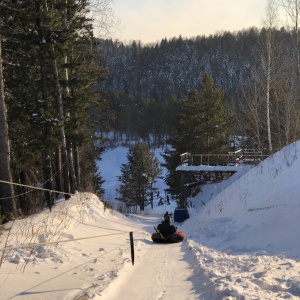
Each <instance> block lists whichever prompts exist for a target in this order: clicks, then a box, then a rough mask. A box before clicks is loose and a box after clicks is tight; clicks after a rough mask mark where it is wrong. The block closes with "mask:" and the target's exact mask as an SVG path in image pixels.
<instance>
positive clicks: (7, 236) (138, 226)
mask: <svg viewBox="0 0 300 300" xmlns="http://www.w3.org/2000/svg"><path fill="white" fill-rule="evenodd" d="M126 154H127V149H126V148H117V149H114V150H112V151H109V152H107V153H104V155H103V160H102V161H101V162H100V163H99V164H100V168H101V170H102V173H101V174H102V176H103V177H104V179H108V180H107V182H106V183H105V185H106V186H105V188H106V189H107V195H106V197H108V198H110V201H112V200H113V198H114V197H115V195H114V194H113V191H114V189H115V187H116V185H117V181H116V180H117V177H116V176H117V175H119V165H120V164H121V163H125V162H126ZM299 154H300V142H298V143H296V144H295V145H290V146H289V147H286V148H285V149H283V150H282V151H280V152H278V153H276V154H275V155H273V156H272V157H270V158H268V159H267V160H265V161H263V162H262V163H261V164H260V165H258V166H256V167H254V168H251V169H250V170H248V169H243V168H242V167H241V172H239V173H237V174H235V175H234V176H233V177H232V178H231V179H229V180H227V181H223V182H220V183H211V184H208V185H206V186H205V187H204V188H203V191H202V192H201V193H200V194H199V195H197V196H196V197H194V198H190V199H189V201H190V203H191V204H192V206H193V207H191V208H189V213H190V216H191V217H190V219H188V220H186V221H185V222H183V223H180V224H179V223H175V225H176V226H177V227H178V229H180V230H182V231H184V232H185V234H186V239H185V240H184V241H183V242H182V243H178V244H154V243H153V242H152V241H151V233H152V232H153V227H154V226H155V225H157V224H158V223H159V222H160V220H161V217H162V215H163V214H164V212H165V211H167V210H168V211H169V212H171V211H173V210H174V208H175V202H173V201H172V202H171V205H163V206H158V205H157V203H158V199H156V200H155V205H154V209H153V210H151V209H150V208H148V209H147V210H146V211H145V212H144V213H143V214H137V215H128V216H124V215H122V214H120V213H118V212H116V211H112V210H109V209H104V206H103V204H102V202H100V201H99V200H98V199H97V197H96V196H95V195H92V194H88V193H80V194H76V195H74V196H73V197H72V198H71V199H70V200H68V201H61V202H58V203H57V204H56V206H55V208H54V210H53V211H52V212H51V213H50V212H48V211H45V212H43V213H42V214H38V215H36V216H32V217H30V218H28V219H26V220H19V221H16V222H15V223H14V224H11V223H9V224H7V226H6V227H7V228H11V230H10V231H5V232H2V234H1V241H0V248H1V249H3V248H8V249H7V250H6V251H5V252H4V255H3V256H2V257H1V260H0V263H1V267H0V299H1V300H2V299H30V300H31V299H32V300H37V299H43V300H48V299H51V300H53V299H66V300H67V299H72V300H73V299H80V300H84V299H94V300H97V299H105V300H113V299H149V300H152V299H165V300H167V299H172V300H174V299H176V300H177V299H182V300H190V299H203V300H219V299H227V300H229V299H230V300H232V299H245V300H247V299H251V300H252V299H261V300H267V299H270V300H271V299H272V300H275V299H300V240H299V227H300V226H299V225H300V218H299V215H300V201H299V195H300V184H299V175H300V171H299V170H300V158H299ZM245 171H246V172H245ZM244 172H245V173H244ZM158 187H159V189H160V193H161V195H163V194H164V189H165V188H166V187H165V185H164V184H163V183H162V182H159V183H158ZM108 195H110V196H108ZM129 232H133V237H134V250H135V261H134V265H132V262H131V253H130V243H129ZM58 241H63V242H60V243H57V242H58ZM35 243H40V245H37V246H35V247H32V248H26V247H24V248H21V247H22V246H26V245H29V244H35ZM46 243H48V244H46ZM51 243H53V244H51ZM9 247H11V248H13V249H11V250H10V248H9ZM1 253H2V252H0V255H1Z"/></svg>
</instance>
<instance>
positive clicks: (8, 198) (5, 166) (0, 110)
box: [0, 36, 17, 213]
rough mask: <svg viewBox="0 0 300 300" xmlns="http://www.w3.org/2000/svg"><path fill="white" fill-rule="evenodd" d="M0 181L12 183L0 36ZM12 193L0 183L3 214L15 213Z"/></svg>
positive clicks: (11, 189)
mask: <svg viewBox="0 0 300 300" xmlns="http://www.w3.org/2000/svg"><path fill="white" fill-rule="evenodd" d="M0 145H1V146H0V162H1V168H0V180H3V181H9V182H12V175H11V170H10V146H9V138H8V125H7V115H6V105H5V98H4V80H3V66H2V48H1V36H0ZM13 196H14V191H13V186H12V185H11V184H6V183H1V182H0V198H2V199H1V202H0V205H1V206H2V207H3V208H4V212H7V213H16V212H17V207H16V202H15V200H14V198H13Z"/></svg>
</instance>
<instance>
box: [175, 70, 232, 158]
mask: <svg viewBox="0 0 300 300" xmlns="http://www.w3.org/2000/svg"><path fill="white" fill-rule="evenodd" d="M229 137H230V116H229V112H228V108H227V104H226V102H225V101H224V92H223V91H222V90H221V89H220V88H219V87H214V81H213V79H212V78H211V77H210V76H209V75H208V74H205V75H204V77H203V79H202V82H201V91H200V92H198V91H197V90H196V89H195V88H194V89H192V90H191V91H190V93H189V96H188V99H187V100H185V101H184V102H183V104H182V111H181V114H180V116H179V119H178V123H177V130H176V133H175V138H174V140H173V145H174V148H175V149H176V151H177V152H178V153H184V152H191V153H197V154H211V153H224V151H228V147H229Z"/></svg>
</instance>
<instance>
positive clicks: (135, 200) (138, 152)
mask: <svg viewBox="0 0 300 300" xmlns="http://www.w3.org/2000/svg"><path fill="white" fill-rule="evenodd" d="M127 160H128V162H127V164H123V165H122V166H121V173H122V175H121V176H120V177H119V181H120V182H121V184H120V188H119V189H118V191H119V192H120V194H121V200H122V201H123V202H125V203H126V204H127V205H129V206H133V205H135V206H139V207H140V210H144V208H145V200H146V196H147V195H148V194H150V193H151V192H153V189H154V184H155V182H156V179H157V178H158V176H159V175H160V174H161V172H162V171H161V168H160V167H159V161H158V159H157V158H156V157H155V154H154V152H152V151H150V149H149V148H148V146H147V145H146V144H144V143H141V142H138V143H136V144H135V145H134V146H133V147H132V148H131V149H129V152H128V154H127Z"/></svg>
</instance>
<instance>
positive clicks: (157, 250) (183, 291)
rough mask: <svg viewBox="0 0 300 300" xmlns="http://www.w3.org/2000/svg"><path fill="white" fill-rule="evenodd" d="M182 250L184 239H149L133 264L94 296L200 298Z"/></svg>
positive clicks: (152, 299)
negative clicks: (164, 241) (175, 241)
mask: <svg viewBox="0 0 300 300" xmlns="http://www.w3.org/2000/svg"><path fill="white" fill-rule="evenodd" d="M184 249H185V242H183V243H178V244H154V243H152V242H150V241H149V242H148V243H146V244H145V247H144V248H143V249H142V252H143V253H142V254H141V255H139V257H138V258H137V261H136V263H135V265H134V266H127V267H126V268H124V269H122V270H121V271H120V273H119V274H118V277H117V278H116V279H115V280H114V281H113V282H111V284H110V285H109V286H108V287H107V288H106V289H105V290H104V291H103V292H102V295H101V296H99V298H96V299H107V300H108V299H109V300H115V299H118V300H119V299H122V300H132V299H135V300H139V299H143V300H155V299H157V300H158V299H163V300H167V299H172V300H173V299H176V300H187V299H189V300H193V299H198V300H199V299H201V298H199V294H197V291H196V289H195V287H194V283H193V278H194V276H193V267H192V266H191V265H190V263H189V262H188V261H187V260H186V259H185V257H186V253H185V252H184ZM141 274H142V276H141ZM182 295H184V297H182Z"/></svg>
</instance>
